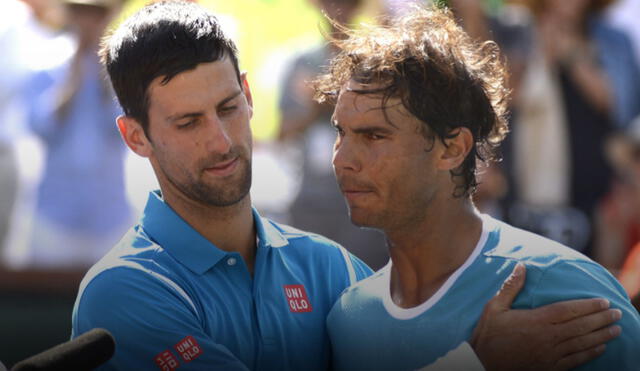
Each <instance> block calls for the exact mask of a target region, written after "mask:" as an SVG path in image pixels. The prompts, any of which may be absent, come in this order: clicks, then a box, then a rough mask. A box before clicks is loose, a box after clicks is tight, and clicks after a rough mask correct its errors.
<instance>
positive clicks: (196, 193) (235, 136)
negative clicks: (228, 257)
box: [148, 58, 252, 206]
mask: <svg viewBox="0 0 640 371" xmlns="http://www.w3.org/2000/svg"><path fill="white" fill-rule="evenodd" d="M161 81H162V79H161V78H157V79H155V80H154V81H153V82H152V83H151V85H150V86H149V97H150V106H149V130H148V132H149V137H150V138H149V139H150V140H151V146H152V150H153V153H152V155H151V156H150V160H151V164H152V165H153V168H154V171H155V172H156V175H157V177H158V180H159V182H160V185H161V186H162V190H163V193H164V194H165V195H166V194H168V193H171V194H173V195H175V196H176V197H182V198H184V197H186V198H188V199H190V200H192V201H196V202H198V203H203V204H206V205H210V206H229V205H233V204H235V203H237V202H239V201H240V200H242V199H244V198H245V197H246V196H247V194H248V193H249V189H250V188H251V129H250V126H249V119H250V118H251V115H252V106H251V98H250V94H249V92H248V85H247V86H246V88H245V89H243V88H242V86H241V85H240V84H239V83H238V80H237V77H236V73H235V70H234V68H233V65H232V63H231V61H230V60H229V59H228V58H225V59H223V60H221V61H216V62H211V63H203V64H200V65H198V66H197V67H196V68H195V69H194V70H190V71H186V72H182V73H180V74H178V75H176V76H175V77H174V78H173V79H171V80H170V81H169V82H168V83H167V84H166V85H162V84H161Z"/></svg>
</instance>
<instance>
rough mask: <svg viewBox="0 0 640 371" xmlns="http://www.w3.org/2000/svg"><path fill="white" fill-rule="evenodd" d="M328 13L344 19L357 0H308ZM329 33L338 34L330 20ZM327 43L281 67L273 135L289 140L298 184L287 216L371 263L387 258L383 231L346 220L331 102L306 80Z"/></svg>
mask: <svg viewBox="0 0 640 371" xmlns="http://www.w3.org/2000/svg"><path fill="white" fill-rule="evenodd" d="M314 3H315V4H316V5H317V6H318V7H319V8H320V9H322V10H323V11H324V12H325V13H326V14H327V16H328V17H329V18H330V19H333V20H334V21H335V22H337V23H338V24H347V23H348V22H350V21H351V20H352V19H353V17H354V16H355V15H356V11H357V10H358V7H359V5H360V3H361V1H360V0H314ZM329 34H330V35H331V36H333V37H340V32H339V30H337V29H336V28H335V27H334V26H333V25H331V26H330V31H329ZM334 52H335V51H334V50H333V46H331V45H329V44H326V43H325V44H322V45H319V46H315V47H313V48H311V49H309V50H308V51H306V52H304V53H302V54H301V55H300V56H298V57H297V58H296V59H295V60H294V61H293V63H292V65H291V66H290V67H289V69H288V71H287V72H285V78H284V83H283V85H282V89H281V96H280V101H279V106H280V110H281V117H282V120H281V122H280V133H279V139H280V140H281V141H284V142H288V144H291V142H295V145H297V146H299V148H300V151H301V153H302V155H301V164H300V165H301V173H302V174H301V176H302V179H301V185H300V190H299V192H298V194H297V196H296V197H295V199H294V201H293V203H292V205H291V207H290V210H289V219H288V222H289V223H290V224H292V225H293V226H295V227H298V228H300V229H304V230H308V231H311V232H316V233H319V234H322V235H324V236H327V237H329V238H331V239H333V240H335V241H337V242H338V243H340V244H342V245H343V246H345V247H346V248H347V249H349V250H350V251H351V252H352V253H354V254H355V255H357V256H358V257H359V258H361V259H362V260H364V261H365V262H366V263H367V264H368V265H369V266H371V268H373V269H378V268H381V267H382V266H383V265H384V264H385V263H386V262H387V260H388V255H387V251H386V246H385V242H384V237H383V235H382V234H381V233H379V232H377V231H373V230H365V229H360V228H357V227H355V226H354V225H353V224H351V221H350V220H349V217H348V211H347V208H346V204H345V201H344V199H343V197H342V194H341V193H340V191H339V190H338V186H337V183H336V180H335V177H334V175H333V170H332V166H331V159H332V148H333V142H334V141H335V137H336V134H335V132H334V130H333V128H332V126H331V125H330V121H331V114H332V111H333V107H330V106H327V105H319V104H317V103H315V102H314V101H313V91H312V89H311V88H310V86H309V85H308V84H309V82H310V81H311V80H313V79H314V78H315V77H316V76H318V75H319V74H320V72H321V71H322V68H323V67H324V66H325V65H327V64H328V60H329V59H330V58H331V57H332V55H333V54H334Z"/></svg>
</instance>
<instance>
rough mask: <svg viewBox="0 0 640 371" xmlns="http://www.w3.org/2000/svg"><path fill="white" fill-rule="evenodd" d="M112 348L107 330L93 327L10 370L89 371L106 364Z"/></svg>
mask: <svg viewBox="0 0 640 371" xmlns="http://www.w3.org/2000/svg"><path fill="white" fill-rule="evenodd" d="M115 348H116V343H115V340H114V339H113V336H112V335H111V334H110V333H109V331H107V330H105V329H102V328H96V329H93V330H91V331H88V332H86V333H84V334H82V335H80V336H78V337H77V338H75V339H73V340H69V341H67V342H66V343H62V344H59V345H56V346H55V347H53V348H50V349H47V350H45V351H44V352H42V353H39V354H36V355H34V356H31V357H29V358H27V359H25V360H23V361H20V362H18V363H17V364H16V365H15V366H14V367H13V368H12V369H11V370H12V371H30V370H40V371H44V370H47V371H54V370H92V369H94V368H96V367H98V366H100V365H101V364H103V363H105V362H107V361H108V360H109V359H110V358H111V357H112V356H113V353H114V352H115Z"/></svg>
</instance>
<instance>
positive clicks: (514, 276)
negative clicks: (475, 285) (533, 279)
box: [487, 263, 526, 310]
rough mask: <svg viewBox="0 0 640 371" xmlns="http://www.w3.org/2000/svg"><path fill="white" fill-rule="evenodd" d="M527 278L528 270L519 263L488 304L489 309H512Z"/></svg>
mask: <svg viewBox="0 0 640 371" xmlns="http://www.w3.org/2000/svg"><path fill="white" fill-rule="evenodd" d="M525 278H526V268H525V266H524V264H522V263H518V264H516V267H515V268H514V269H513V272H511V274H510V275H509V277H507V279H506V280H505V281H504V283H503V284H502V287H501V288H500V290H499V291H498V293H497V294H496V296H494V297H493V299H491V300H489V302H488V303H487V307H489V308H491V309H494V310H508V309H510V308H511V304H513V301H514V300H515V298H516V296H518V293H519V292H520V290H521V289H522V287H523V286H524V281H525Z"/></svg>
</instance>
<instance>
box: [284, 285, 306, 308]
mask: <svg viewBox="0 0 640 371" xmlns="http://www.w3.org/2000/svg"><path fill="white" fill-rule="evenodd" d="M284 294H285V296H286V297H287V303H288V304H289V310H291V311H292V312H294V313H299V312H311V303H310V302H309V298H308V297H307V291H306V290H305V289H304V286H303V285H285V286H284Z"/></svg>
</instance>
